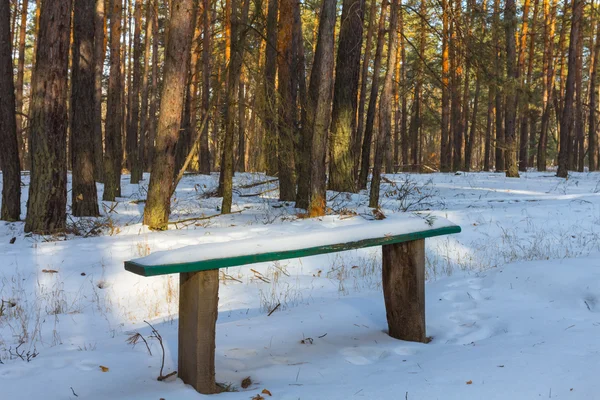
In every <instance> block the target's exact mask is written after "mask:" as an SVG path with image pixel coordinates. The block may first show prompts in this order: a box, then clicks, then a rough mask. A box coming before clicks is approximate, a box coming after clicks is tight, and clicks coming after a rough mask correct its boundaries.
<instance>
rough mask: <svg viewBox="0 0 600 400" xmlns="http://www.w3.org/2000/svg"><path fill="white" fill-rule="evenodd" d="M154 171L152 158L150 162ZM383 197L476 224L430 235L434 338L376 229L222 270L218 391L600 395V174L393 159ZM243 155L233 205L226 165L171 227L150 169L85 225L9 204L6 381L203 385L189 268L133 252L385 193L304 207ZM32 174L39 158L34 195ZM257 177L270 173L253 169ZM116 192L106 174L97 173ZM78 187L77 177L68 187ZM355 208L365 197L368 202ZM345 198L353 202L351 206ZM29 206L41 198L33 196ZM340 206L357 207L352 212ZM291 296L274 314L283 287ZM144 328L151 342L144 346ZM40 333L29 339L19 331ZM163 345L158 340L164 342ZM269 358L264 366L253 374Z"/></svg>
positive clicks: (3, 347)
mask: <svg viewBox="0 0 600 400" xmlns="http://www.w3.org/2000/svg"><path fill="white" fill-rule="evenodd" d="M146 178H147V176H146ZM385 178H386V182H384V184H383V186H382V211H383V213H384V214H388V215H389V214H391V213H394V212H403V211H406V212H417V211H419V212H421V213H425V214H431V215H432V216H439V217H444V218H447V219H449V220H451V221H452V222H454V223H456V224H458V225H460V226H461V227H462V229H463V232H462V233H460V234H458V235H452V236H446V237H439V238H433V239H428V240H427V277H428V283H427V285H426V296H427V333H428V335H430V336H432V338H433V340H432V342H431V343H429V344H416V343H410V342H403V341H398V340H394V339H391V338H390V337H389V336H387V335H386V333H385V330H386V329H387V323H386V317H385V309H384V304H383V295H382V291H381V277H380V274H381V265H380V251H379V249H377V248H374V249H364V250H356V251H350V252H345V253H338V254H332V255H322V256H315V257H309V258H304V259H301V260H290V261H285V262H279V263H265V264H257V265H255V266H253V267H252V268H253V269H254V270H255V271H256V272H253V271H251V270H250V268H249V267H242V268H229V269H227V270H222V272H221V287H220V300H219V319H218V322H217V350H216V370H217V381H218V382H221V383H223V384H224V385H225V386H227V387H228V388H229V390H231V392H226V393H222V394H220V395H216V396H214V398H218V399H224V400H229V399H250V398H253V397H254V396H256V395H258V394H260V393H261V392H262V391H263V389H267V391H269V392H270V393H271V394H272V397H270V396H269V395H268V394H267V393H266V392H265V393H264V394H262V395H261V396H263V397H265V398H273V399H289V400H292V399H293V400H296V399H303V400H304V399H354V398H356V399H410V400H416V399H423V400H430V399H534V398H556V399H594V398H598V396H599V393H600V380H598V374H599V372H600V341H599V340H598V338H599V337H600V174H598V173H593V174H588V173H572V174H571V176H570V178H569V179H568V180H564V179H559V178H556V177H554V174H553V173H551V172H548V173H534V172H531V173H526V174H522V177H521V178H520V179H508V178H505V177H504V175H502V174H495V173H461V174H459V175H454V174H431V175H407V174H398V175H386V176H385ZM267 180H269V178H268V177H265V176H264V175H259V174H238V175H236V178H235V181H234V186H235V188H236V190H235V194H234V211H236V213H235V214H232V215H228V216H223V217H220V216H216V217H213V218H207V219H195V220H194V218H202V217H204V218H206V217H210V216H212V215H216V214H218V213H219V211H218V208H219V205H220V199H219V198H215V197H214V191H215V188H216V185H217V182H218V175H216V174H213V175H212V176H210V177H207V176H201V175H187V176H186V177H184V179H183V180H182V182H181V184H180V186H179V188H178V189H177V193H176V196H175V197H174V199H173V204H172V216H171V219H172V221H177V220H178V221H181V222H178V223H174V224H171V225H170V228H171V229H170V230H169V231H166V232H160V233H157V232H149V231H148V230H147V229H145V228H144V227H142V225H141V215H142V212H143V207H144V204H143V200H144V199H145V196H146V189H147V180H146V181H144V182H143V183H142V184H140V185H139V186H138V185H130V184H129V177H128V176H123V180H122V187H123V192H122V194H123V197H122V198H120V199H119V202H118V203H117V204H110V203H105V204H102V214H103V216H102V217H100V218H93V219H69V228H70V231H71V232H72V233H70V234H68V235H66V236H53V237H42V236H31V235H25V234H24V233H23V223H4V222H0V299H1V300H2V303H1V306H0V398H3V399H155V400H158V399H161V398H162V399H166V400H175V399H177V400H179V399H198V398H201V397H202V395H199V394H198V393H196V392H195V391H194V390H193V389H192V388H191V387H190V386H186V385H185V384H183V382H182V381H181V380H179V379H176V378H175V377H172V378H170V379H167V380H166V381H164V382H159V381H157V380H156V377H157V376H158V375H159V370H160V366H161V358H162V356H161V354H162V353H161V346H160V344H159V342H158V340H157V339H156V338H154V337H153V336H154V335H153V334H152V330H151V328H150V326H149V325H147V324H146V323H145V322H144V321H147V322H149V323H150V324H152V326H154V328H156V330H157V331H158V332H159V333H160V335H161V336H162V338H163V343H164V351H165V365H164V372H163V373H164V374H165V375H166V374H168V373H170V372H171V371H174V370H175V369H176V368H177V308H178V292H177V288H178V278H177V276H162V277H154V278H143V277H140V276H137V275H134V274H131V273H129V272H126V271H125V270H124V268H123V262H124V261H125V260H129V259H133V258H138V257H141V256H145V255H148V254H150V253H152V252H155V251H158V250H168V249H175V248H179V247H183V246H187V245H193V244H196V243H210V242H223V241H230V240H235V239H239V238H244V237H251V236H258V235H264V236H266V237H268V236H269V235H276V234H277V232H281V231H289V230H293V231H302V230H303V229H304V228H306V227H308V226H310V225H312V224H330V225H331V224H342V223H346V222H347V221H348V219H350V218H356V219H361V218H366V219H369V218H372V212H371V210H370V209H368V208H367V206H366V205H367V202H368V199H367V195H366V193H364V192H363V193H361V194H359V195H352V196H349V195H346V194H338V193H333V192H329V193H328V197H329V198H330V201H329V203H328V205H329V207H330V212H331V214H332V215H329V216H326V217H324V218H322V219H321V220H320V221H315V220H306V219H299V218H298V215H297V212H298V210H295V209H294V208H292V207H291V206H290V205H289V204H285V203H281V202H279V201H277V197H278V193H277V183H276V182H273V181H272V182H270V183H266V184H262V185H256V186H253V184H256V183H259V182H264V181H267ZM28 182H29V177H28V176H27V175H24V176H23V184H24V187H23V192H24V194H23V198H22V201H23V210H25V204H26V200H27V196H26V194H27V190H28ZM250 186H251V187H250ZM98 189H99V191H100V192H101V190H102V185H98ZM69 196H70V194H69ZM354 213H356V214H357V215H356V216H353V214H354ZM333 214H342V215H343V216H342V217H340V216H339V215H338V216H336V215H333ZM23 218H24V215H23ZM340 219H343V220H342V221H341V220H340ZM278 304H279V305H280V306H279V307H278V308H277V310H276V311H275V312H273V313H272V314H271V315H270V316H269V315H268V314H269V312H270V311H272V310H273V309H274V308H275V307H276V306H277V305H278ZM135 333H139V334H141V335H142V336H143V337H144V338H145V339H146V340H147V343H148V348H147V346H146V345H145V344H144V342H143V341H138V343H137V345H135V346H133V345H132V344H130V343H128V339H129V338H132V337H134V336H133V335H135ZM20 343H22V344H20ZM148 350H151V352H152V355H150V354H149V351H148ZM246 377H250V378H251V381H252V383H251V384H250V385H249V386H248V387H247V388H242V385H241V382H242V380H244V378H246Z"/></svg>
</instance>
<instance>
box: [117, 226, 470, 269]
mask: <svg viewBox="0 0 600 400" xmlns="http://www.w3.org/2000/svg"><path fill="white" fill-rule="evenodd" d="M460 231H461V229H460V226H456V225H454V226H448V227H444V228H437V229H430V230H426V231H421V232H412V233H406V234H403V235H396V236H384V237H381V238H374V239H364V240H358V241H356V242H348V243H339V244H333V245H325V246H317V247H310V248H306V249H295V250H286V251H276V252H271V253H259V254H251V255H244V256H237V257H228V258H218V259H212V260H203V261H195V262H188V263H180V264H165V265H152V266H147V265H142V264H138V263H136V262H134V261H126V262H125V269H126V270H127V271H130V272H133V273H134V274H138V275H142V276H157V275H168V274H176V273H181V272H198V271H208V270H212V269H220V268H227V267H238V266H241V265H247V264H255V263H261V262H268V261H277V260H287V259H290V258H300V257H308V256H316V255H319V254H327V253H337V252H340V251H346V250H354V249H362V248H365V247H374V246H384V245H388V244H396V243H404V242H411V241H413V240H419V239H426V238H429V237H434V236H442V235H449V234H452V233H459V232H460ZM231 245H232V246H233V245H235V241H233V242H231Z"/></svg>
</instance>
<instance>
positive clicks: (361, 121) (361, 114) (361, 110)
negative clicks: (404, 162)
mask: <svg viewBox="0 0 600 400" xmlns="http://www.w3.org/2000/svg"><path fill="white" fill-rule="evenodd" d="M376 13H377V1H375V0H371V7H370V9H369V26H368V28H367V43H366V45H365V55H364V59H363V64H362V70H361V78H360V100H359V102H358V122H357V128H356V136H355V137H354V142H353V144H352V156H353V157H354V170H353V175H354V180H357V178H358V171H359V168H360V153H361V143H362V138H363V132H364V126H365V103H366V99H367V80H368V78H369V64H370V63H371V47H372V46H373V32H374V30H375V16H376Z"/></svg>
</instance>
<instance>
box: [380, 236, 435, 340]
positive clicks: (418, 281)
mask: <svg viewBox="0 0 600 400" xmlns="http://www.w3.org/2000/svg"><path fill="white" fill-rule="evenodd" d="M382 252H383V257H382V261H383V274H382V275H383V295H384V298H385V309H386V316H387V321H388V327H389V335H390V336H391V337H393V338H395V339H401V340H408V341H411V342H422V343H425V342H426V340H427V339H426V335H425V240H424V239H421V240H415V241H412V242H405V243H398V244H390V245H384V246H382Z"/></svg>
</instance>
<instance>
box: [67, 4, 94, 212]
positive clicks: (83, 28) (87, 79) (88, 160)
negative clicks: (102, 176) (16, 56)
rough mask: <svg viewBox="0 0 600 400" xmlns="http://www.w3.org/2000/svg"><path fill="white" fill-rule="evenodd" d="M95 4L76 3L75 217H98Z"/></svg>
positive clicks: (73, 88)
mask: <svg viewBox="0 0 600 400" xmlns="http://www.w3.org/2000/svg"><path fill="white" fill-rule="evenodd" d="M95 6H96V4H95V0H74V7H73V10H74V11H73V63H72V67H71V71H72V72H71V113H72V118H71V140H72V143H71V149H72V150H71V162H72V165H73V188H72V190H71V199H72V209H73V215H74V216H76V217H95V216H98V215H99V214H100V213H99V210H98V193H97V191H96V182H95V180H94V146H90V143H94V106H95V103H94V100H95V97H94V96H95V86H94V80H95V64H94V30H95V29H94V12H95Z"/></svg>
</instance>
